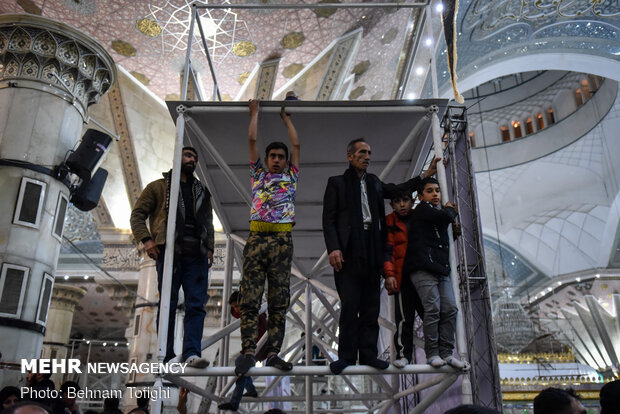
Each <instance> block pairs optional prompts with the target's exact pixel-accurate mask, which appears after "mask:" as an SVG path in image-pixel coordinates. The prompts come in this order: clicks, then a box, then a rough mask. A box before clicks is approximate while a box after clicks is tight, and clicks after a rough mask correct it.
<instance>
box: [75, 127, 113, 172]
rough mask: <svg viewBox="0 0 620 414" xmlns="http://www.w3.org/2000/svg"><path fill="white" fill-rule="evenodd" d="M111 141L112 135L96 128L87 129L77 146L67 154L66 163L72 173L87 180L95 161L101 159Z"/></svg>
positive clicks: (95, 164)
mask: <svg viewBox="0 0 620 414" xmlns="http://www.w3.org/2000/svg"><path fill="white" fill-rule="evenodd" d="M111 142H112V137H110V136H109V135H108V134H106V133H104V132H101V131H97V130H96V129H89V130H87V131H86V133H85V134H84V136H83V137H82V142H81V143H80V145H79V146H78V148H77V149H76V150H75V152H73V153H71V155H69V158H68V159H67V163H66V164H67V166H68V167H69V169H71V172H72V173H74V174H76V175H77V176H79V177H80V178H81V179H82V180H84V181H89V180H90V175H91V174H92V173H93V171H94V170H95V168H96V166H97V163H98V162H99V160H101V157H103V154H105V152H106V150H107V149H108V147H109V146H110V143H111ZM104 181H105V180H104Z"/></svg>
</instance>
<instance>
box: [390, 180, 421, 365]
mask: <svg viewBox="0 0 620 414" xmlns="http://www.w3.org/2000/svg"><path fill="white" fill-rule="evenodd" d="M390 206H392V209H393V210H394V211H393V212H392V213H391V214H388V215H387V216H386V217H385V224H386V228H387V241H386V243H385V249H384V261H383V275H384V277H385V288H386V289H387V291H388V294H389V295H395V296H394V315H395V319H396V320H395V323H396V332H395V333H394V345H395V347H396V359H395V360H394V365H395V366H396V367H398V368H403V367H404V366H405V365H407V364H408V363H409V362H410V361H411V360H412V356H413V324H414V322H415V313H416V312H417V313H418V315H420V317H423V316H424V310H423V308H422V302H421V301H420V298H419V296H418V293H417V291H416V290H415V287H413V284H412V283H411V281H410V280H409V279H408V278H405V279H403V278H402V271H403V264H404V261H405V254H406V252H407V244H408V239H409V225H410V220H409V219H410V218H411V213H412V212H413V210H412V207H413V200H411V193H409V192H398V193H396V194H394V195H393V196H392V199H391V200H390Z"/></svg>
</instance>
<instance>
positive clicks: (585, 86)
mask: <svg viewBox="0 0 620 414" xmlns="http://www.w3.org/2000/svg"><path fill="white" fill-rule="evenodd" d="M581 96H582V97H583V101H584V102H585V101H587V100H588V99H590V97H591V96H592V94H591V93H590V84H589V83H588V80H587V79H583V80H582V81H581Z"/></svg>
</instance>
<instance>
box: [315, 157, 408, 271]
mask: <svg viewBox="0 0 620 414" xmlns="http://www.w3.org/2000/svg"><path fill="white" fill-rule="evenodd" d="M350 168H353V167H350ZM419 182H420V177H414V178H412V179H410V180H409V181H406V182H404V183H402V184H398V185H396V184H385V183H383V182H381V180H379V177H377V176H376V175H374V174H366V188H367V191H368V192H369V193H370V192H371V191H375V192H376V195H377V197H376V199H375V202H372V200H371V197H370V195H369V200H368V201H369V207H370V212H371V216H372V228H371V231H372V234H373V237H375V238H377V240H375V243H374V245H376V246H378V247H379V248H378V249H377V251H376V252H375V255H376V258H374V260H372V263H375V264H376V265H378V266H379V267H382V266H383V246H384V243H385V239H386V227H385V205H384V201H383V200H384V198H390V197H391V196H392V194H394V193H395V192H397V191H409V192H411V193H413V191H415V189H416V187H417V186H418V184H419ZM355 205H356V204H354V203H353V202H351V201H350V200H348V199H347V190H346V182H345V176H344V175H338V176H334V177H330V178H329V180H328V181H327V187H326V188H325V195H324V196H323V237H324V238H325V245H326V247H327V252H328V253H331V252H332V251H334V250H341V251H342V254H343V257H344V256H345V255H346V252H347V247H348V245H349V242H350V238H351V234H352V233H354V234H355V233H361V232H362V224H363V223H362V220H361V211H360V212H359V217H360V219H359V220H355V221H356V222H354V223H353V222H351V219H350V217H351V216H352V214H351V212H350V211H349V209H350V208H351V207H353V206H355ZM355 213H357V212H355ZM353 216H355V215H353ZM353 226H357V229H356V230H357V231H352V230H353ZM344 259H345V261H346V260H347V257H344Z"/></svg>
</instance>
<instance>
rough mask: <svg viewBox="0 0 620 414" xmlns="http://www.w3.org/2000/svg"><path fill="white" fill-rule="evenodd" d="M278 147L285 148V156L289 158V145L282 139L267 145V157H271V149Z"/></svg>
mask: <svg viewBox="0 0 620 414" xmlns="http://www.w3.org/2000/svg"><path fill="white" fill-rule="evenodd" d="M278 149H281V150H284V158H286V159H287V160H288V147H287V146H286V144H285V143H284V142H281V141H273V142H272V143H271V144H269V145H267V148H265V157H269V152H270V151H271V150H278Z"/></svg>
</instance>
